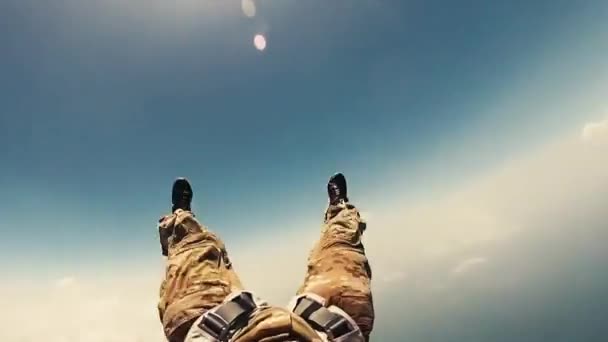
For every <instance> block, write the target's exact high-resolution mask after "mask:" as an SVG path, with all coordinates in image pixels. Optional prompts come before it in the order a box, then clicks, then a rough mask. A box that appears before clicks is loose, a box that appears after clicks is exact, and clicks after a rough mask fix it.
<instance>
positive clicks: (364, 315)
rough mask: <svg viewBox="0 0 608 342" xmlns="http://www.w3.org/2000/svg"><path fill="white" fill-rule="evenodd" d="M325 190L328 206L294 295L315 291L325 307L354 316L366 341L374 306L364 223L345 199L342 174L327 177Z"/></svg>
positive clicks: (371, 326)
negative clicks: (326, 188)
mask: <svg viewBox="0 0 608 342" xmlns="http://www.w3.org/2000/svg"><path fill="white" fill-rule="evenodd" d="M332 182H333V183H337V184H332ZM342 183H343V184H342ZM336 186H337V187H338V189H337V190H336ZM328 192H329V197H330V205H329V207H328V209H327V211H326V214H325V219H324V222H323V228H322V231H321V237H320V239H319V240H318V242H317V244H316V245H315V246H314V248H313V249H312V251H311V252H310V256H309V259H308V271H307V274H306V277H305V280H304V283H303V284H302V286H301V287H300V289H299V290H298V294H305V293H312V294H316V295H318V296H320V297H322V298H323V299H324V300H325V301H326V306H331V305H335V306H337V307H339V308H340V309H342V310H343V311H345V312H346V313H347V314H348V315H349V316H351V317H352V318H353V319H354V321H355V322H356V323H357V325H358V326H359V328H360V329H361V332H362V333H363V335H364V337H365V339H366V340H367V341H369V335H370V333H371V331H372V329H373V324H374V306H373V300H372V292H371V269H370V266H369V263H368V260H367V257H366V255H365V249H364V247H363V244H362V242H361V236H362V234H363V232H364V230H365V228H366V224H365V222H364V221H363V220H362V219H361V216H360V214H359V211H358V210H357V208H355V206H354V205H352V204H350V203H349V202H348V198H347V196H346V180H345V179H344V177H343V176H341V175H336V176H334V177H332V179H330V183H329V184H328Z"/></svg>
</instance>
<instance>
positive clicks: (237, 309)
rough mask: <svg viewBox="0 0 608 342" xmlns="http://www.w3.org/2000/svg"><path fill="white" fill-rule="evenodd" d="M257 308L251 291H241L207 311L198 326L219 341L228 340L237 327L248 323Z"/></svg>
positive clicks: (224, 341)
mask: <svg viewBox="0 0 608 342" xmlns="http://www.w3.org/2000/svg"><path fill="white" fill-rule="evenodd" d="M256 308H257V305H256V303H255V301H254V300H253V296H252V295H251V293H249V292H241V293H239V294H238V295H236V296H234V297H233V298H230V299H229V300H227V301H226V302H224V303H222V304H221V305H219V306H217V307H215V308H213V309H211V310H209V311H207V312H206V313H205V314H204V315H203V317H202V320H201V322H200V323H199V325H198V326H199V328H201V329H202V330H204V331H205V332H206V333H208V334H209V335H211V336H212V337H213V338H215V339H217V340H218V341H220V342H227V341H229V339H230V337H231V335H232V334H233V333H234V332H235V331H236V330H237V329H239V328H242V327H243V326H244V325H245V324H246V323H247V319H248V317H249V315H250V314H251V313H252V312H253V310H255V309H256Z"/></svg>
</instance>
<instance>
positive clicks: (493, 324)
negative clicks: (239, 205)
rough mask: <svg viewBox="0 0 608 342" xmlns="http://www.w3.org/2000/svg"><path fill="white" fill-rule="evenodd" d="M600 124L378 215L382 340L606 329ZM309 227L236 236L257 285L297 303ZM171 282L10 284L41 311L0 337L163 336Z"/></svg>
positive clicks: (20, 316) (605, 149) (245, 273)
mask: <svg viewBox="0 0 608 342" xmlns="http://www.w3.org/2000/svg"><path fill="white" fill-rule="evenodd" d="M602 125H603V124H599V125H595V126H593V125H592V126H589V125H587V126H586V127H585V128H584V129H583V132H587V133H582V134H583V137H587V138H584V139H582V140H581V139H580V138H578V137H573V138H571V139H564V140H563V141H560V142H558V143H556V144H552V145H548V146H546V147H545V148H543V149H541V150H537V151H531V152H530V154H529V155H528V156H526V157H525V158H522V159H520V160H514V161H510V162H508V163H505V164H504V165H502V166H500V167H498V168H497V169H496V170H494V171H492V172H490V173H489V174H488V175H487V176H486V177H483V178H480V179H477V180H475V181H473V182H470V183H469V184H466V185H463V186H462V188H461V190H460V191H457V192H455V193H452V194H448V195H446V196H444V197H442V198H436V199H434V200H430V201H427V202H426V203H418V204H417V205H416V206H413V207H408V208H403V207H399V206H398V205H395V206H389V207H387V208H386V209H385V210H384V211H374V212H373V216H372V215H369V214H367V216H368V220H369V229H368V231H367V233H366V236H365V243H366V246H367V251H368V255H369V257H370V259H371V263H372V267H373V270H374V275H375V277H374V283H373V286H374V291H375V295H376V299H377V300H376V308H377V316H378V317H377V323H376V330H375V333H374V334H375V335H374V336H375V339H376V340H378V341H401V340H411V341H442V342H445V341H464V340H467V341H542V340H545V339H546V338H549V339H550V340H551V341H573V340H574V339H573V338H575V337H576V340H577V341H600V340H602V338H603V337H605V334H603V326H602V324H601V322H600V321H601V319H600V317H606V315H607V313H608V310H607V309H605V308H606V307H608V303H606V299H605V298H608V293H607V292H608V291H607V290H606V289H607V288H608V280H607V278H606V276H605V275H604V274H603V273H605V272H600V270H602V269H605V263H606V262H607V261H608V252H606V249H605V246H603V244H602V241H608V240H607V238H608V231H607V230H608V228H607V227H608V225H607V224H606V222H608V221H607V220H608V211H607V210H606V208H607V207H608V201H607V200H606V196H607V194H608V144H604V143H600V142H601V141H602V140H598V139H599V138H600V137H602V134H603V135H605V134H606V131H605V130H601V127H602ZM588 127H593V128H588ZM597 127H600V128H597ZM589 132H591V133H589ZM602 132H603V133H602ZM589 137H591V138H589ZM589 139H591V140H589ZM589 141H594V142H598V143H594V144H589V143H588V142H589ZM354 200H356V199H354ZM390 202H391V203H399V201H398V198H396V199H394V200H392V201H390ZM378 207H381V206H378ZM362 209H363V210H365V208H362ZM299 226H301V229H299V230H298V231H297V232H293V231H292V230H290V231H291V233H286V234H285V235H284V236H279V237H277V236H260V237H257V238H254V239H253V240H252V241H250V242H249V243H247V244H244V243H242V244H239V245H236V244H233V245H229V246H228V248H229V252H230V253H231V255H232V258H233V261H234V264H235V267H236V269H237V270H238V272H239V274H240V275H241V277H242V278H243V281H244V282H245V284H246V285H247V286H248V287H249V288H250V289H252V290H254V291H256V292H258V293H259V294H260V295H261V296H263V297H265V298H267V299H268V300H270V301H271V302H274V303H276V304H280V305H282V304H285V303H286V301H287V300H288V299H289V298H290V296H291V295H293V293H294V292H295V290H296V289H297V287H298V285H299V283H300V281H301V280H302V278H303V276H304V270H305V265H306V256H307V253H308V250H309V248H310V247H311V245H312V243H313V242H314V240H315V238H316V235H317V233H318V228H320V222H319V221H318V220H316V218H312V219H311V221H310V222H306V223H299ZM273 231H274V230H273ZM160 267H161V265H159V269H160ZM159 280H160V271H159V270H141V271H138V270H116V272H114V274H112V275H107V276H104V275H95V274H88V275H78V274H76V275H65V276H64V277H61V278H58V279H51V280H49V281H48V282H46V283H38V284H37V285H35V286H31V285H30V286H18V285H15V284H12V283H11V284H4V285H2V286H3V289H2V290H3V292H2V293H3V296H4V295H6V296H7V297H6V300H3V303H5V305H7V306H8V307H9V308H12V309H11V310H8V311H7V310H5V311H3V314H1V315H2V316H1V317H0V319H2V321H3V322H4V326H5V327H23V323H21V322H30V323H29V324H28V327H27V328H24V329H6V328H3V329H2V330H1V331H0V339H1V340H5V341H37V340H39V339H40V336H45V341H66V342H67V341H79V342H89V341H91V342H92V341H125V342H126V341H144V340H145V341H161V340H162V333H161V331H160V326H159V323H158V318H157V312H156V308H155V305H156V295H157V289H158V284H159ZM602 301H603V303H604V304H607V305H601V303H602ZM40 318H44V319H40Z"/></svg>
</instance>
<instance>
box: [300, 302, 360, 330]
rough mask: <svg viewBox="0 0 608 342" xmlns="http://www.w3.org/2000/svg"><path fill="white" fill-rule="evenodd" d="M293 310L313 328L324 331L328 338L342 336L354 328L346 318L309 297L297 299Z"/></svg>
mask: <svg viewBox="0 0 608 342" xmlns="http://www.w3.org/2000/svg"><path fill="white" fill-rule="evenodd" d="M293 312H294V313H295V314H296V315H299V316H300V317H302V318H304V320H306V321H307V322H308V324H310V325H311V326H312V327H313V329H316V330H321V331H323V332H325V333H326V334H327V335H328V336H329V337H330V338H332V339H335V338H339V337H340V336H344V335H346V334H347V333H349V332H351V331H353V330H354V327H352V325H351V324H350V322H348V320H347V319H346V318H344V317H342V316H340V315H338V314H337V313H334V312H331V311H329V310H328V309H327V308H326V307H324V306H323V305H321V303H318V302H316V301H314V300H312V299H310V298H307V297H303V298H301V299H300V300H299V302H298V304H297V305H296V307H295V309H294V310H293Z"/></svg>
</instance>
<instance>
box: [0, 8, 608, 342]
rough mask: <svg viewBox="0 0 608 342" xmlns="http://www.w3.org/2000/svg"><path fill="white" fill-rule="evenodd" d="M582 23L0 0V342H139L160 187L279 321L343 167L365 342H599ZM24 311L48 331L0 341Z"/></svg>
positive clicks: (387, 11) (36, 327) (603, 162)
mask: <svg viewBox="0 0 608 342" xmlns="http://www.w3.org/2000/svg"><path fill="white" fill-rule="evenodd" d="M606 15H608V4H606V3H605V2H603V1H586V2H577V3H575V2H571V1H570V2H569V1H561V0H558V1H540V0H539V1H533V2H530V1H509V2H504V3H496V2H487V1H472V0H466V1H460V2H458V3H455V2H450V1H396V0H395V1H392V0H382V1H369V0H357V1H346V0H340V1H332V2H330V3H328V2H326V1H320V0H319V1H317V0H311V1H295V0H284V1H282V0H281V1H278V0H274V1H271V0H266V1H237V0H234V1H221V2H220V1H203V0H175V1H172V2H167V1H161V0H145V1H144V0H131V1H119V0H93V1H87V2H83V1H76V0H56V1H52V2H47V1H41V0H19V1H18V0H4V1H3V2H2V3H0V160H1V161H2V162H1V164H0V166H1V167H0V189H2V191H0V213H2V217H3V219H2V221H0V232H1V233H2V236H3V238H2V242H1V243H2V247H3V248H1V249H0V260H2V261H0V271H1V272H2V273H3V274H4V275H5V276H6V277H3V278H6V279H7V280H6V281H4V282H3V284H1V285H0V290H1V291H0V299H1V300H2V302H4V303H9V304H10V305H9V307H11V308H14V309H13V310H14V311H11V312H10V313H6V314H5V316H6V317H3V319H2V320H3V321H5V322H8V323H10V324H7V325H5V326H3V327H1V328H0V337H3V338H2V340H6V341H24V342H27V341H33V340H34V339H36V340H39V339H38V337H39V336H46V337H47V338H48V341H58V342H59V341H66V342H67V341H84V342H94V341H117V342H118V341H125V342H131V341H143V340H154V341H162V332H161V330H160V323H159V322H158V318H157V312H156V307H155V305H156V303H155V302H156V300H157V297H156V296H157V294H158V285H159V284H160V279H161V276H162V272H163V259H162V258H161V256H160V247H159V245H158V237H157V235H156V232H157V231H156V222H157V219H158V217H159V216H161V215H164V214H166V213H167V212H168V211H169V210H170V188H171V183H172V181H173V179H174V178H175V177H178V176H186V177H188V178H189V179H190V180H191V181H192V183H193V186H194V191H195V197H194V210H195V211H196V213H197V215H198V217H199V219H200V220H201V221H202V222H204V223H205V224H206V225H207V226H209V227H210V228H211V229H212V230H213V231H215V232H217V233H218V234H220V236H221V237H222V238H223V239H224V240H225V241H226V244H227V246H228V250H229V253H231V254H232V255H234V257H233V260H234V263H235V267H236V268H237V270H238V271H239V274H240V275H241V277H242V278H243V281H244V283H245V284H246V285H247V286H248V287H250V288H251V289H252V290H253V291H255V292H257V293H260V294H261V295H262V296H264V297H265V298H268V299H269V300H270V301H271V302H273V303H276V304H277V305H282V304H281V303H286V302H287V300H288V299H289V297H290V296H291V295H293V292H294V291H295V290H296V289H297V286H298V284H299V282H300V281H301V280H302V278H303V275H304V271H305V263H306V254H307V251H308V249H309V248H310V246H311V245H312V243H313V242H314V240H315V238H316V236H317V234H318V231H319V227H320V224H321V222H320V220H321V217H322V212H323V210H324V208H325V206H326V203H327V199H326V193H325V182H326V181H327V179H328V178H329V176H330V175H331V174H332V173H334V172H336V171H342V172H344V173H345V174H346V176H347V178H348V180H349V184H350V190H349V191H350V193H351V196H350V197H351V200H353V202H354V203H355V204H356V205H357V206H358V207H359V208H360V210H361V211H362V212H363V213H364V215H365V216H366V217H367V219H368V221H369V229H368V230H367V232H366V236H365V241H364V243H365V244H366V246H367V251H368V254H369V257H370V262H371V264H372V268H373V270H374V280H373V290H374V295H375V299H376V302H375V303H376V310H377V316H378V318H377V323H376V328H375V331H374V334H373V338H374V340H377V341H423V342H426V341H447V342H451V341H465V340H467V341H496V342H500V341H524V342H536V341H545V340H547V339H549V340H551V341H572V340H577V341H603V340H605V339H606V334H607V333H606V331H605V328H604V326H603V324H602V322H601V317H606V315H608V312H606V309H605V308H606V307H608V302H606V298H608V278H607V277H606V275H605V272H604V271H603V270H604V268H605V263H606V261H608V253H607V252H606V249H605V246H603V244H602V243H601V242H602V241H606V238H608V225H607V224H606V222H607V220H608V216H607V214H606V210H605V208H606V207H607V205H608V201H607V200H606V199H605V198H603V197H602V196H603V195H604V194H606V193H607V191H608V172H607V171H608V153H606V152H608V151H607V150H606V149H607V148H608V105H607V104H606V96H605V94H606V90H607V86H606V85H607V84H608V62H606V58H604V56H605V55H606V54H607V53H608V23H607V22H606V20H604V19H605V17H606ZM256 35H261V36H263V37H264V38H265V42H266V45H265V47H264V49H263V50H260V49H259V47H260V46H259V45H258V46H256V45H254V40H255V39H254V37H255V36H256ZM258 42H259V38H258ZM277 256H280V257H277ZM269 270H280V271H277V272H269ZM32 313H37V314H38V315H41V316H45V317H52V318H51V319H49V320H48V321H45V322H36V323H35V324H32V325H31V326H30V327H29V328H28V329H9V328H6V327H19V326H23V322H24V321H30V320H31V315H32ZM0 317H2V316H0ZM93 327H94V328H93Z"/></svg>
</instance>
